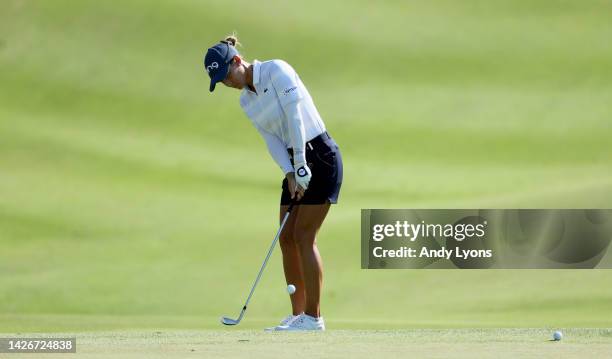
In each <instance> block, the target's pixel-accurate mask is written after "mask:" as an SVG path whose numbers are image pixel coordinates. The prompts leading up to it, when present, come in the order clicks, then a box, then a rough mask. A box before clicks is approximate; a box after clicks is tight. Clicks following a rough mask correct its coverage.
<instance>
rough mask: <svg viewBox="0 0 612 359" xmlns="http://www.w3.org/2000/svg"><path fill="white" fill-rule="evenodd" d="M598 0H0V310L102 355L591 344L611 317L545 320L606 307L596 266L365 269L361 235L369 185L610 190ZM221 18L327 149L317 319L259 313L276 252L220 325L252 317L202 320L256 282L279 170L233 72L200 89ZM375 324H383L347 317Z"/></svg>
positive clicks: (413, 189) (384, 197)
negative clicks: (271, 329) (331, 193)
mask: <svg viewBox="0 0 612 359" xmlns="http://www.w3.org/2000/svg"><path fill="white" fill-rule="evenodd" d="M610 14H612V4H611V3H610V2H609V1H552V0H551V1H548V0H546V1H534V2H531V1H510V0H508V1H494V2H491V1H473V0H468V1H460V2H458V1H451V0H447V1H427V2H416V1H405V2H404V1H399V2H384V3H373V2H368V1H350V2H344V3H343V2H339V1H338V2H329V1H308V2H301V3H294V2H285V1H271V2H259V3H254V2H250V1H234V2H231V3H228V2H227V1H193V0H177V1H155V2H150V1H142V0H126V1H121V2H119V1H89V0H87V1H67V0H54V1H18V0H4V1H2V3H1V5H0V332H4V333H28V332H38V333H40V332H44V333H53V332H73V333H83V334H82V335H83V336H84V337H83V339H82V342H83V347H82V348H83V355H90V356H92V357H95V356H96V355H99V357H104V354H100V353H101V352H98V349H99V350H100V351H102V350H110V351H111V352H112V350H114V349H113V347H112V346H108V345H106V343H111V342H113V341H114V340H117V341H118V343H119V347H118V348H119V349H117V351H116V352H113V353H115V354H117V357H120V356H121V355H123V356H128V355H131V354H133V355H135V356H138V355H144V356H146V357H165V355H167V356H168V357H184V356H188V355H191V353H190V352H189V348H194V349H195V350H196V352H194V354H193V355H194V356H197V355H198V354H197V353H200V354H201V352H204V351H206V350H209V351H211V352H210V353H213V351H215V350H218V351H220V350H222V348H227V350H228V352H227V353H228V356H229V357H240V356H241V355H242V354H244V353H247V352H249V353H251V352H252V353H254V356H264V355H263V353H266V355H267V354H269V356H268V357H280V356H281V354H282V353H284V352H285V351H284V350H285V349H286V347H284V346H282V343H284V342H285V341H286V340H287V341H288V342H290V343H291V344H290V348H294V349H295V350H293V352H294V353H301V352H302V350H301V349H300V348H301V347H300V346H307V345H309V343H310V344H312V345H313V346H314V347H316V348H317V350H320V352H321V353H326V351H327V350H329V353H330V354H329V356H327V357H334V356H336V357H341V356H343V355H344V353H343V351H347V352H348V353H352V355H353V357H359V356H360V355H361V356H364V357H365V356H367V355H368V354H370V352H372V351H375V350H380V351H381V352H385V353H387V352H386V350H388V353H389V354H390V355H398V356H399V353H403V354H405V355H407V353H411V352H416V353H419V352H418V351H419V350H420V351H421V352H420V353H421V354H423V355H422V356H430V357H446V356H445V355H444V354H443V353H449V352H452V353H453V354H456V355H455V356H461V355H463V356H466V357H467V356H468V355H469V350H476V351H479V352H480V351H481V352H482V353H483V355H482V356H478V357H492V356H494V355H495V353H496V352H497V353H498V354H499V355H498V356H497V357H499V356H501V355H502V353H506V352H509V351H510V350H516V353H518V354H516V353H515V354H516V355H515V356H512V357H521V355H523V354H524V356H525V357H529V356H536V355H535V353H541V355H540V356H539V357H546V356H547V355H548V356H549V357H555V356H556V354H558V353H557V352H555V351H557V350H566V351H565V352H564V356H563V357H571V356H572V355H574V356H578V353H579V351H581V350H591V348H592V351H593V353H600V352H601V351H603V350H608V351H609V350H610V334H609V331H606V330H603V329H602V330H601V331H599V330H593V331H589V330H579V329H574V330H575V335H574V336H568V338H567V341H563V342H561V343H549V342H546V340H547V339H548V337H549V335H550V332H551V331H552V330H553V329H554V328H611V327H612V315H610V313H612V286H611V285H610V283H612V271H610V270H576V271H573V270H557V271H554V270H547V271H545V270H540V271H538V270H494V271H486V270H462V271H459V270H455V271H449V270H421V271H414V270H411V271H404V270H378V271H374V270H372V271H365V270H361V269H360V268H359V267H360V253H359V250H360V243H359V240H360V209H361V208H610V207H612V140H611V139H612V47H611V46H610V39H611V38H612V27H611V26H610V23H611V15H610ZM233 30H236V31H237V32H238V35H239V38H240V40H241V41H242V42H243V43H244V46H243V47H242V48H239V49H240V50H241V51H242V53H243V54H244V56H245V57H246V59H247V60H249V61H251V60H252V59H254V58H256V59H259V60H267V59H274V58H281V59H284V60H286V61H287V62H289V63H290V64H292V65H293V67H294V68H295V69H296V70H297V72H298V73H299V74H300V76H301V78H302V80H303V81H304V83H305V84H306V86H307V87H308V88H309V90H310V92H311V94H312V96H313V98H314V100H315V103H316V105H317V107H318V109H319V111H320V113H321V115H322V117H323V119H324V121H325V123H326V125H327V128H328V130H329V132H330V133H331V134H332V135H333V136H334V138H335V139H336V140H337V142H338V143H339V145H340V147H341V150H342V155H343V158H344V165H345V178H344V184H343V189H342V193H341V198H340V204H339V205H338V206H334V207H333V208H332V210H331V212H330V215H329V216H328V219H327V221H326V223H325V225H324V227H323V229H322V230H321V232H320V236H319V238H318V242H319V247H320V250H321V253H322V256H323V259H324V266H325V286H324V289H323V302H322V310H323V315H324V316H325V318H326V323H327V325H328V327H329V328H330V329H333V330H332V331H329V333H326V334H325V335H323V336H306V337H304V338H306V339H302V338H301V337H298V336H277V335H266V334H263V333H260V332H259V330H261V329H262V328H263V327H265V326H269V325H272V324H275V323H277V322H278V321H279V320H280V319H281V318H282V317H284V316H285V315H286V314H287V313H288V310H289V307H288V300H287V294H286V292H285V283H284V278H283V275H282V269H281V261H280V256H279V253H275V254H274V256H273V257H272V260H271V262H270V263H269V265H268V269H267V271H266V273H265V275H264V277H263V279H262V281H261V283H260V285H259V287H258V289H257V291H256V293H255V296H254V298H253V301H252V304H251V305H250V306H249V311H248V313H247V315H246V318H245V320H244V322H243V323H242V324H241V325H240V328H238V329H240V330H244V329H248V330H254V331H253V332H250V331H247V332H242V331H239V332H235V331H234V330H227V331H225V330H226V329H225V328H221V327H220V324H219V321H218V318H219V317H220V316H221V315H229V316H236V315H237V314H238V312H239V310H240V308H241V307H242V305H243V301H244V299H245V297H246V295H247V294H248V290H249V288H250V286H251V284H252V281H253V279H254V278H255V275H256V271H257V269H258V268H259V266H260V264H261V261H262V259H263V257H264V255H265V252H266V250H267V247H268V245H269V243H270V241H271V240H272V237H273V235H274V233H275V231H276V226H277V223H278V218H277V217H278V214H277V211H278V203H279V196H280V185H281V180H282V173H281V172H280V170H279V169H278V168H277V167H276V165H275V164H274V162H273V161H272V160H271V158H270V157H269V156H268V154H267V151H266V148H265V144H264V142H263V140H262V139H261V138H260V137H259V134H258V133H257V131H256V130H255V129H254V128H253V126H252V125H251V124H250V123H249V120H248V119H247V118H246V117H245V116H244V114H243V113H242V111H241V109H240V107H239V104H238V96H239V92H238V91H235V90H231V89H228V88H225V87H223V86H219V87H218V90H217V91H216V92H215V93H214V94H209V92H208V84H209V80H208V76H207V75H206V73H205V72H204V70H203V68H202V67H203V66H202V56H203V54H204V51H205V49H206V47H207V46H209V45H211V44H213V43H214V42H215V41H217V40H219V39H221V38H222V37H223V36H224V35H226V34H227V33H230V32H231V31H233ZM277 250H278V248H277ZM608 255H610V254H608ZM448 328H457V329H461V330H460V331H458V332H452V331H451V332H448V331H445V330H446V329H448ZM469 328H489V329H487V330H485V331H482V332H481V331H475V332H474V331H471V329H469ZM495 328H546V329H533V330H532V329H524V330H523V329H516V330H501V331H500V330H498V329H495ZM202 329H207V330H211V331H198V330H202ZM384 329H392V330H400V332H384V333H379V332H371V331H370V332H367V331H361V330H384ZM430 329H439V330H442V331H441V332H429V331H426V330H430ZM131 330H134V331H141V330H142V331H145V332H129V333H132V334H129V333H128V334H124V333H126V332H124V331H131ZM156 330H160V331H162V338H165V339H163V340H168V342H169V343H174V344H169V346H168V347H165V346H161V345H158V344H155V343H157V342H156V340H157V337H152V336H151V333H154V331H156ZM175 330H179V331H181V332H175ZM184 330H192V331H189V332H182V331H184ZM338 330H340V331H338ZM344 330H352V331H344ZM406 330H408V331H406ZM420 330H425V331H420ZM571 330H572V329H568V331H570V332H571ZM96 331H107V332H109V333H117V334H109V335H105V334H100V336H99V337H97V335H98V334H89V333H90V332H91V333H95V332H96ZM147 333H148V334H147ZM164 333H165V334H164ZM430 334H431V335H430ZM122 336H126V338H127V339H126V341H119V339H118V338H122ZM438 337H440V338H438ZM96 338H98V339H96ZM287 338H289V339H287ZM241 339H246V340H248V341H247V342H242V341H239V340H241ZM378 339H380V340H378ZM173 340H175V341H174V342H173ZM129 343H135V345H136V348H135V349H133V350H131V349H129V348H130V345H129ZM215 343H216V344H219V345H218V347H216V346H215V345H213V344H215ZM385 343H386V344H388V345H386V344H385ZM587 343H592V346H591V345H589V346H587V345H586V344H587ZM587 347H588V349H587ZM157 349H159V350H157ZM297 349H299V350H297ZM438 349H439V350H440V351H439V352H437V351H436V350H438ZM166 350H167V353H166ZM243 350H244V351H243ZM598 350H599V351H600V352H597V351H598ZM291 352H292V350H290V349H289V348H287V353H291ZM96 353H98V354H96ZM214 353H215V356H217V355H218V356H219V357H222V356H221V355H220V352H214ZM241 353H242V354H241ZM255 354H257V355H255ZM259 354H261V355H259ZM508 357H511V356H508Z"/></svg>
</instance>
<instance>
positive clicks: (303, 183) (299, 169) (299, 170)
mask: <svg viewBox="0 0 612 359" xmlns="http://www.w3.org/2000/svg"><path fill="white" fill-rule="evenodd" d="M294 168H295V182H296V183H297V184H298V186H300V187H302V188H303V189H304V190H306V189H308V183H310V178H311V177H312V172H310V168H308V165H307V164H306V163H296V164H295V167H294Z"/></svg>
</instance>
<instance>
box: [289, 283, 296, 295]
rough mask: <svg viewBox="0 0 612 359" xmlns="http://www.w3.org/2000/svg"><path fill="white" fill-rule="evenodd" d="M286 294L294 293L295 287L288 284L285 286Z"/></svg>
mask: <svg viewBox="0 0 612 359" xmlns="http://www.w3.org/2000/svg"><path fill="white" fill-rule="evenodd" d="M287 293H289V294H293V293H295V286H294V285H293V284H289V285H288V286H287Z"/></svg>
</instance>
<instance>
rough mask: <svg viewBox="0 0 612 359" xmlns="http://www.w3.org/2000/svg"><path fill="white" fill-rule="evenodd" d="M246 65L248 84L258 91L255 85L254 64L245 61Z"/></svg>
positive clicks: (252, 89)
mask: <svg viewBox="0 0 612 359" xmlns="http://www.w3.org/2000/svg"><path fill="white" fill-rule="evenodd" d="M244 66H246V68H247V70H246V83H247V86H248V87H249V89H251V91H253V92H257V91H255V86H253V65H251V64H249V63H248V62H245V63H244Z"/></svg>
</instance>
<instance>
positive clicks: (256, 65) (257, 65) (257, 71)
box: [253, 60, 261, 85]
mask: <svg viewBox="0 0 612 359" xmlns="http://www.w3.org/2000/svg"><path fill="white" fill-rule="evenodd" d="M260 76H261V62H259V61H257V60H253V85H256V84H258V83H259V77H260Z"/></svg>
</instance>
